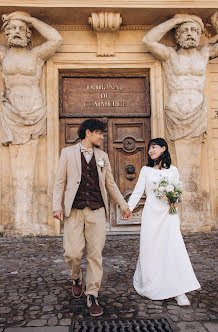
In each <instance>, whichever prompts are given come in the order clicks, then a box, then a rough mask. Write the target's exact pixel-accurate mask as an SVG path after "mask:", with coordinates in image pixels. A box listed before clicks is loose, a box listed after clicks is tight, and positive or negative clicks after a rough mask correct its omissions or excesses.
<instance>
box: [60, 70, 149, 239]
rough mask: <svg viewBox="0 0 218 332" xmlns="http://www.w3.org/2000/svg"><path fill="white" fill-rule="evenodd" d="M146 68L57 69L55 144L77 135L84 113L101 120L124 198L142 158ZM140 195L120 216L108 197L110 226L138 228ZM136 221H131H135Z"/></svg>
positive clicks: (66, 142)
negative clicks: (105, 70)
mask: <svg viewBox="0 0 218 332" xmlns="http://www.w3.org/2000/svg"><path fill="white" fill-rule="evenodd" d="M149 89H150V86H149V71H147V72H145V73H143V74H142V73H140V74H138V73H135V74H132V73H131V75H130V74H123V73H122V75H121V74H120V73H119V74H114V73H113V74H105V73H95V74H93V73H92V74H90V75H84V74H76V73H71V72H70V73H69V72H60V74H59V118H60V126H59V128H60V149H62V148H63V147H66V146H69V145H72V144H76V143H77V142H78V141H79V138H78V135H77V130H78V127H79V125H80V124H81V123H82V122H83V121H84V120H86V119H87V118H92V117H95V118H99V119H101V120H102V121H104V122H106V124H107V127H106V131H105V134H104V136H105V137H104V146H102V147H101V148H102V149H104V151H106V152H107V153H108V155H109V158H110V161H111V167H112V171H113V174H114V178H115V181H116V183H117V185H118V187H119V189H120V191H121V193H122V194H123V196H124V197H125V198H126V199H128V198H129V196H130V195H131V192H132V190H133V188H134V187H135V184H136V182H137V178H138V175H139V172H140V169H141V167H142V166H143V165H145V163H146V154H147V153H146V146H147V144H148V141H149V139H150V136H151V129H150V127H151V126H150V90H149ZM144 200H145V197H142V199H141V201H140V202H139V204H138V205H137V207H136V208H135V210H134V214H133V218H132V219H131V221H128V222H125V221H124V220H123V219H122V216H121V213H120V211H119V209H118V207H117V205H116V204H114V203H113V202H110V219H109V220H108V224H107V229H108V230H109V231H121V232H122V231H131V230H137V228H138V227H137V225H139V224H140V216H141V212H142V207H143V202H144ZM134 226H135V227H134Z"/></svg>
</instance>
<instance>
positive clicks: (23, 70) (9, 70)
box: [2, 49, 43, 112]
mask: <svg viewBox="0 0 218 332" xmlns="http://www.w3.org/2000/svg"><path fill="white" fill-rule="evenodd" d="M42 66H43V61H42V60H40V59H39V58H37V57H36V56H34V54H33V53H32V52H31V51H29V50H24V51H23V52H20V53H16V54H15V53H14V52H12V51H11V50H10V49H9V50H8V52H6V55H5V56H4V57H3V59H2V76H3V79H4V85H5V92H4V94H5V97H6V98H7V100H8V101H9V102H10V103H11V104H12V105H13V106H14V107H16V108H17V109H19V110H20V111H21V112H30V111H34V110H35V109H38V108H39V107H42V105H43V98H42V93H41V91H40V88H39V80H40V76H41V72H42Z"/></svg>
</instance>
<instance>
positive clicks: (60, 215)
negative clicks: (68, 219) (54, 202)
mask: <svg viewBox="0 0 218 332" xmlns="http://www.w3.org/2000/svg"><path fill="white" fill-rule="evenodd" d="M52 215H53V217H54V218H56V219H58V220H60V221H63V220H64V213H63V211H62V210H59V211H54V212H53V213H52Z"/></svg>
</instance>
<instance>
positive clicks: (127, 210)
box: [121, 208, 132, 220]
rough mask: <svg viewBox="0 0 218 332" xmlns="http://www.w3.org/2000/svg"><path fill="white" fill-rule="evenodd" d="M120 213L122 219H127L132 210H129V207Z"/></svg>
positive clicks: (130, 215)
mask: <svg viewBox="0 0 218 332" xmlns="http://www.w3.org/2000/svg"><path fill="white" fill-rule="evenodd" d="M121 213H122V216H123V219H124V220H128V219H129V218H131V217H132V212H131V211H130V209H129V208H127V209H125V210H122V211H121Z"/></svg>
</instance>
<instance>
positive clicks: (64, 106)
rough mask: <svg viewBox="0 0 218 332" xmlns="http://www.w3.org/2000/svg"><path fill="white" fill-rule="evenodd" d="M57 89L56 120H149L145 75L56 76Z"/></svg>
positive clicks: (147, 83) (147, 80) (62, 74)
mask: <svg viewBox="0 0 218 332" xmlns="http://www.w3.org/2000/svg"><path fill="white" fill-rule="evenodd" d="M74 75H75V74H74ZM59 86H60V117H90V116H92V117H105V116H107V117H108V116H110V117H132V116H134V117H135V116H136V117H149V116H150V91H149V73H146V74H143V75H141V76H140V77H136V76H134V77H132V76H128V77H123V76H122V77H102V76H100V77H99V76H98V77H81V76H80V77H76V76H73V75H72V74H67V73H60V85H59Z"/></svg>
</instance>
